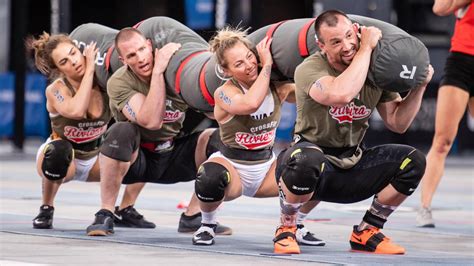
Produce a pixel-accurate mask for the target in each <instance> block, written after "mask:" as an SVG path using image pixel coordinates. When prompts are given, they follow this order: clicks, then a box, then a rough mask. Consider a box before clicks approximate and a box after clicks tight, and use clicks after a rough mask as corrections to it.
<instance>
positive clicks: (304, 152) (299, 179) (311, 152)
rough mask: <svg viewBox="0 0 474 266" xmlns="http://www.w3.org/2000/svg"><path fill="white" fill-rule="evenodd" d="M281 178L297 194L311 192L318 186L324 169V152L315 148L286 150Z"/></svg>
mask: <svg viewBox="0 0 474 266" xmlns="http://www.w3.org/2000/svg"><path fill="white" fill-rule="evenodd" d="M286 153H289V156H287V154H285V158H283V160H282V163H283V168H282V170H281V178H282V179H283V182H284V183H285V185H286V187H287V188H288V189H289V190H290V191H291V192H292V193H293V194H296V195H305V194H309V193H311V192H313V191H315V190H316V186H317V184H318V181H319V177H320V176H321V172H322V171H323V164H324V162H325V157H324V154H323V153H322V152H321V151H319V150H317V149H313V148H296V149H289V150H288V151H286Z"/></svg>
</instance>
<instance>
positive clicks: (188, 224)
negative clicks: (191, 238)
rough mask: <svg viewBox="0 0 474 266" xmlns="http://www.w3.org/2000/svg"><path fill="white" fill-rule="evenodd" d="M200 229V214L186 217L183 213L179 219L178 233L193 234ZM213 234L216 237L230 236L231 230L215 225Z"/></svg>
mask: <svg viewBox="0 0 474 266" xmlns="http://www.w3.org/2000/svg"><path fill="white" fill-rule="evenodd" d="M199 228H201V213H200V212H198V213H196V214H194V215H192V216H186V215H185V214H184V212H183V213H182V214H181V218H180V219H179V225H178V232H180V233H194V232H196V231H197V230H198V229H199ZM214 232H215V233H216V235H232V228H230V227H227V226H225V225H222V224H219V223H217V227H216V228H215V230H214Z"/></svg>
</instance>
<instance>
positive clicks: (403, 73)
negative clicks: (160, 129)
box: [349, 15, 430, 92]
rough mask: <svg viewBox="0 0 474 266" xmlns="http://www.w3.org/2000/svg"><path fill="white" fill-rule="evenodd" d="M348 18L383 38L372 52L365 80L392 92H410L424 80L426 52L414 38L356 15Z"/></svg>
mask: <svg viewBox="0 0 474 266" xmlns="http://www.w3.org/2000/svg"><path fill="white" fill-rule="evenodd" d="M349 18H350V19H351V20H352V21H354V22H357V23H359V24H360V25H365V26H375V27H377V28H379V29H380V30H381V31H382V39H381V40H380V41H379V42H378V44H377V47H376V48H375V49H374V51H373V52H372V58H371V62H370V67H369V73H368V78H369V79H370V80H371V81H373V82H374V84H376V85H377V86H378V87H379V88H382V89H384V90H389V91H395V92H403V91H408V90H410V89H413V88H415V87H417V86H419V85H421V84H422V83H423V81H425V80H426V77H427V74H428V66H429V63H430V58H429V54H428V49H427V48H426V46H425V45H424V44H423V43H422V42H421V41H420V40H419V39H417V38H415V37H413V36H411V35H409V34H408V33H406V32H405V31H403V30H401V29H400V28H397V27H396V26H394V25H392V24H389V23H386V22H383V21H380V20H377V19H373V18H367V17H363V16H357V15H349Z"/></svg>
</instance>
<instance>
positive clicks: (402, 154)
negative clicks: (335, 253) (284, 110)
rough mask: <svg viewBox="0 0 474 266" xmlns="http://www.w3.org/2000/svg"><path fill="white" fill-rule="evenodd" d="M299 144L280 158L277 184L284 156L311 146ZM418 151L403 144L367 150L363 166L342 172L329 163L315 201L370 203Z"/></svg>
mask: <svg viewBox="0 0 474 266" xmlns="http://www.w3.org/2000/svg"><path fill="white" fill-rule="evenodd" d="M308 144H309V143H308V142H299V143H296V144H295V145H294V146H292V147H290V148H288V149H287V150H284V151H282V152H281V153H280V154H279V155H278V165H277V171H276V178H277V182H279V176H280V175H281V172H282V167H283V166H282V165H283V162H282V160H283V156H284V154H285V153H286V154H287V153H288V152H290V153H291V152H292V151H293V150H294V149H297V148H301V147H305V146H311V145H313V144H309V145H308ZM414 150H415V148H413V147H410V146H407V145H401V144H386V145H380V146H376V147H373V148H370V149H366V150H364V151H363V153H362V157H361V159H360V160H359V162H358V163H357V164H356V165H355V166H354V167H352V168H349V169H342V168H339V167H337V166H335V165H333V164H332V163H331V162H330V161H329V160H328V159H326V161H325V164H324V172H323V174H322V175H321V176H320V177H319V180H318V184H316V190H315V193H314V194H313V195H314V196H313V198H312V199H313V200H320V201H327V202H335V203H354V202H359V201H362V200H365V199H368V198H370V197H372V196H374V195H375V194H377V193H379V192H380V191H381V190H382V189H383V188H385V187H386V186H387V185H388V184H390V183H391V182H392V180H393V179H394V177H395V176H396V174H397V173H398V172H399V171H400V170H399V168H400V165H401V163H402V162H403V161H404V159H405V158H406V157H407V156H408V155H409V154H410V153H412V152H413V151H414Z"/></svg>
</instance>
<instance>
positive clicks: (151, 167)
mask: <svg viewBox="0 0 474 266" xmlns="http://www.w3.org/2000/svg"><path fill="white" fill-rule="evenodd" d="M201 133H202V132H196V133H193V134H191V135H187V136H185V137H182V138H179V139H176V140H175V142H174V147H173V149H172V150H170V151H167V152H163V153H155V152H151V151H149V150H148V149H145V148H143V147H140V148H139V153H138V158H137V160H136V161H135V162H134V163H133V164H132V165H131V166H130V169H129V170H128V172H127V174H126V175H125V177H124V178H123V181H122V184H133V183H138V182H150V183H159V184H174V183H178V182H187V181H191V180H194V179H196V172H197V169H196V162H195V160H194V153H195V151H196V146H197V141H198V138H199V135H200V134H201Z"/></svg>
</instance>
